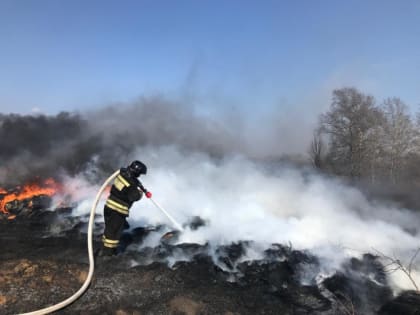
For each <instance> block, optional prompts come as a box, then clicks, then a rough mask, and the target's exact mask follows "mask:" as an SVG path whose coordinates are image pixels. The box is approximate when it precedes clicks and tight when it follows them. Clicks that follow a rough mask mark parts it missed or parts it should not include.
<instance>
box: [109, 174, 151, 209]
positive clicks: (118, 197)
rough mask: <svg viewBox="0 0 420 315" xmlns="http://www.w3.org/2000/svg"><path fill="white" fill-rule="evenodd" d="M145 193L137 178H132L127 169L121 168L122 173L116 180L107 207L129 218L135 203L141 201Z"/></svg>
mask: <svg viewBox="0 0 420 315" xmlns="http://www.w3.org/2000/svg"><path fill="white" fill-rule="evenodd" d="M139 188H140V189H141V190H139ZM143 191H145V189H144V187H143V185H142V184H141V183H140V181H139V180H138V179H137V177H135V176H132V175H131V174H130V172H129V171H128V170H127V169H126V168H121V169H120V173H119V174H118V176H117V177H116V178H115V180H114V183H113V185H112V187H111V193H110V195H109V197H108V199H107V201H106V204H105V205H106V206H107V207H108V208H111V209H112V210H114V211H117V212H119V213H121V214H123V215H125V216H128V214H129V209H130V207H131V206H132V204H133V203H134V202H135V201H137V200H140V199H141V197H142V195H143Z"/></svg>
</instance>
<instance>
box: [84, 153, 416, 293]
mask: <svg viewBox="0 0 420 315" xmlns="http://www.w3.org/2000/svg"><path fill="white" fill-rule="evenodd" d="M132 158H137V159H140V160H142V161H144V162H145V163H146V165H147V166H148V174H147V175H146V176H144V177H142V178H141V180H142V182H143V184H144V186H145V187H146V188H147V189H148V190H150V191H151V192H152V193H153V198H154V199H155V200H156V201H158V202H159V203H160V204H161V205H162V206H163V207H164V208H165V209H166V210H167V211H168V212H169V213H171V215H172V216H173V217H174V218H175V219H176V220H177V221H179V222H180V223H181V224H182V223H185V222H187V221H188V220H189V219H190V218H191V217H192V216H200V217H201V218H203V219H204V220H206V221H208V224H207V225H206V226H204V227H201V228H199V229H197V230H191V229H187V230H186V231H185V232H184V233H182V234H181V235H180V239H179V243H198V244H205V243H209V244H210V248H215V247H216V246H218V245H226V244H230V243H232V242H238V241H244V240H252V241H253V244H254V245H252V248H250V249H249V250H248V255H249V258H261V257H262V252H263V250H264V249H266V248H268V247H269V246H270V244H272V243H280V244H288V243H289V242H290V243H291V244H292V245H293V248H295V249H298V250H304V249H306V250H310V251H311V252H312V253H313V254H315V255H317V256H318V257H319V258H320V260H321V262H322V266H323V268H324V270H323V272H324V273H326V274H328V273H332V272H334V270H337V269H339V268H340V265H341V264H342V262H343V261H344V260H346V259H348V258H349V257H360V256H361V255H362V254H363V253H366V252H372V253H374V250H375V249H376V250H379V251H381V252H382V253H385V254H388V255H390V256H393V255H395V257H398V258H399V259H401V260H403V261H407V263H408V262H409V260H410V257H411V256H412V255H413V254H414V252H415V250H416V249H417V248H418V247H419V244H420V235H419V228H418V227H419V226H420V224H419V223H420V215H418V214H416V213H414V212H412V211H409V210H406V209H397V208H393V207H392V206H390V205H386V204H380V203H376V202H372V201H369V200H367V198H366V197H365V196H364V195H363V194H362V193H361V192H360V191H358V190H357V189H355V188H352V187H349V186H347V185H345V184H343V183H341V182H340V181H339V180H334V179H331V178H326V177H323V176H321V175H319V174H314V173H312V172H310V171H307V170H297V169H290V168H279V169H273V167H270V168H269V167H264V166H263V165H261V164H256V163H254V162H251V161H249V160H247V159H246V158H243V157H239V156H231V157H229V158H225V159H222V160H217V161H215V160H211V159H209V158H208V157H207V156H206V155H204V154H200V153H183V152H180V151H178V150H177V149H176V148H174V147H162V148H141V149H138V151H137V152H136V154H135V155H133V156H132ZM118 167H119V166H118ZM99 186H100V185H98V187H95V189H96V188H99ZM95 194H96V192H95V193H92V195H91V196H89V197H92V198H91V199H93V197H94V196H95ZM79 205H80V206H79V208H78V209H77V210H76V211H77V212H78V213H79V214H80V213H84V212H86V213H87V212H88V211H89V210H90V204H89V206H88V203H86V204H85V203H80V204H79ZM82 206H83V207H82ZM100 210H101V209H100ZM100 210H99V211H98V212H100ZM129 222H130V223H131V225H132V226H139V225H157V224H162V223H165V224H168V225H170V224H171V223H170V222H169V221H168V219H167V218H166V217H165V216H164V215H163V214H162V213H161V212H160V211H159V210H158V209H156V208H155V207H154V206H153V204H152V203H151V202H150V201H148V200H147V199H146V198H144V199H142V200H141V201H140V202H137V203H135V204H134V206H133V208H132V209H131V212H130V218H129ZM152 237H153V240H152V239H150V240H146V241H147V244H149V245H150V244H151V243H157V242H158V238H156V235H154V236H152ZM419 270H420V267H419V265H418V264H416V265H415V266H414V271H413V275H414V277H415V280H416V281H417V283H420V275H419V273H418V271H419ZM391 280H392V282H393V284H394V285H395V286H397V287H398V288H404V289H411V288H412V287H411V284H410V282H409V279H408V278H407V277H406V276H405V275H404V274H402V273H401V272H399V273H398V272H397V273H394V274H392V275H391Z"/></svg>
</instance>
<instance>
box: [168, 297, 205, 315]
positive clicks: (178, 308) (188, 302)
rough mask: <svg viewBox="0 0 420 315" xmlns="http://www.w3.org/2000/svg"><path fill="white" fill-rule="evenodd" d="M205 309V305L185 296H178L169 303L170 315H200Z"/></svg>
mask: <svg viewBox="0 0 420 315" xmlns="http://www.w3.org/2000/svg"><path fill="white" fill-rule="evenodd" d="M203 307H204V304H203V303H201V302H196V301H194V300H192V299H190V298H187V297H183V296H177V297H175V298H173V299H172V300H170V301H169V309H170V313H171V314H174V315H178V314H179V315H181V314H182V315H198V314H199V313H200V311H201V310H202V309H203Z"/></svg>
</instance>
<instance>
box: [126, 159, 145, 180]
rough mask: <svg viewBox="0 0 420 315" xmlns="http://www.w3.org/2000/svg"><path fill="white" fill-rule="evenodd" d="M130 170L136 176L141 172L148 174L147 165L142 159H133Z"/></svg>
mask: <svg viewBox="0 0 420 315" xmlns="http://www.w3.org/2000/svg"><path fill="white" fill-rule="evenodd" d="M128 170H129V171H130V173H131V174H133V176H135V177H139V176H140V175H141V174H143V175H146V173H147V167H146V165H144V164H143V163H142V162H140V161H133V162H132V163H131V164H130V165H129V166H128Z"/></svg>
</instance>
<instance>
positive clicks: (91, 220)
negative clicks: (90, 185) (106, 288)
mask: <svg viewBox="0 0 420 315" xmlns="http://www.w3.org/2000/svg"><path fill="white" fill-rule="evenodd" d="M119 173H120V171H119V170H118V171H115V172H114V173H113V174H112V175H111V176H109V177H108V178H107V180H106V181H105V182H104V183H103V185H102V187H101V188H100V189H99V191H98V193H97V194H96V198H95V201H94V202H93V204H92V208H91V210H90V217H89V225H88V232H87V245H88V255H89V272H88V275H87V277H86V280H85V282H84V283H83V285H82V286H81V287H80V289H79V290H78V291H77V292H76V293H74V294H73V295H72V296H70V297H69V298H67V299H66V300H64V301H61V302H60V303H57V304H54V305H52V306H49V307H46V308H43V309H40V310H37V311H33V312H29V313H21V314H18V315H44V314H49V313H52V312H55V311H58V310H59V309H62V308H64V307H66V306H67V305H70V304H71V303H73V302H74V301H76V300H77V299H78V298H79V297H80V296H81V295H82V294H83V293H84V292H85V291H86V289H87V288H88V286H89V284H90V282H91V281H92V277H93V271H94V270H95V261H94V257H93V242H92V234H93V232H92V231H93V223H94V221H95V212H96V207H97V206H98V203H99V200H100V198H101V195H102V193H103V191H104V190H105V188H106V187H107V186H108V185H109V184H110V183H111V181H112V180H114V179H115V177H117V176H118V174H119ZM149 199H150V201H152V203H153V204H154V205H155V206H156V208H158V209H159V210H160V211H162V212H163V214H165V216H166V217H167V218H168V219H169V220H170V221H171V223H172V224H173V225H174V226H175V227H176V228H177V229H178V230H180V231H183V230H184V229H183V228H182V226H181V225H180V224H179V223H178V222H177V221H176V220H175V219H174V218H173V217H172V216H171V215H170V214H169V213H168V212H167V211H166V210H165V209H164V208H163V207H162V206H160V205H159V204H158V203H157V202H156V201H154V200H153V199H152V198H149Z"/></svg>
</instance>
